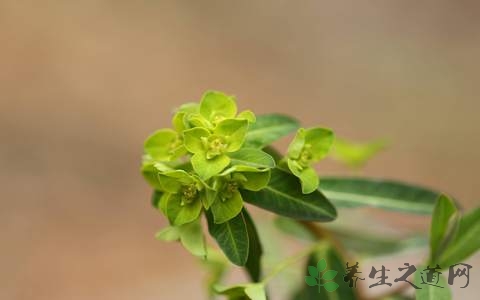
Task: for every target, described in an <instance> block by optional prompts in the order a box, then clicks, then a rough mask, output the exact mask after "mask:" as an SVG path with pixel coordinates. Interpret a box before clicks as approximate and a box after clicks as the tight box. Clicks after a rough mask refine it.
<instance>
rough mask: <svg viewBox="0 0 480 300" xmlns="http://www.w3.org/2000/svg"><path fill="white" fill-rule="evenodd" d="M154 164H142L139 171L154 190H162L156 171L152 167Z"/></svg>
mask: <svg viewBox="0 0 480 300" xmlns="http://www.w3.org/2000/svg"><path fill="white" fill-rule="evenodd" d="M154 164H155V163H154V162H144V163H143V164H142V167H141V169H140V171H141V172H142V175H143V178H145V180H146V181H147V182H148V184H150V186H151V187H153V188H154V189H155V190H162V189H163V187H162V186H161V185H160V182H159V181H158V177H157V173H158V171H157V169H156V168H155V167H154Z"/></svg>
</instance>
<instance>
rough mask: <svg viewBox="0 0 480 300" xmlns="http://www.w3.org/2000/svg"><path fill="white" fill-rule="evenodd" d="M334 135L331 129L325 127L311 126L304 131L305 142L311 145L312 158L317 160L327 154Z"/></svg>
mask: <svg viewBox="0 0 480 300" xmlns="http://www.w3.org/2000/svg"><path fill="white" fill-rule="evenodd" d="M334 139H335V137H334V134H333V131H331V130H330V129H326V128H311V129H308V130H306V131H305V143H308V144H310V145H312V148H311V151H312V155H313V160H315V161H319V160H321V159H323V158H324V157H325V156H327V154H328V152H329V151H330V148H331V147H332V145H333V141H334Z"/></svg>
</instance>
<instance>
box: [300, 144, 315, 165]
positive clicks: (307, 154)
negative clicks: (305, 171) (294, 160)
mask: <svg viewBox="0 0 480 300" xmlns="http://www.w3.org/2000/svg"><path fill="white" fill-rule="evenodd" d="M311 149H312V145H310V144H305V146H303V149H302V152H301V153H300V156H299V157H298V163H299V164H300V166H302V167H303V168H306V167H308V166H309V165H310V162H311V161H312V159H313V155H312V150H311Z"/></svg>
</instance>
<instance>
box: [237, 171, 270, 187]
mask: <svg viewBox="0 0 480 300" xmlns="http://www.w3.org/2000/svg"><path fill="white" fill-rule="evenodd" d="M241 174H242V175H243V176H245V177H246V178H247V181H246V182H242V188H244V189H246V190H250V191H259V190H261V189H263V188H264V187H266V186H267V185H268V182H269V181H270V174H271V173H270V170H266V171H262V172H258V171H257V172H243V173H241Z"/></svg>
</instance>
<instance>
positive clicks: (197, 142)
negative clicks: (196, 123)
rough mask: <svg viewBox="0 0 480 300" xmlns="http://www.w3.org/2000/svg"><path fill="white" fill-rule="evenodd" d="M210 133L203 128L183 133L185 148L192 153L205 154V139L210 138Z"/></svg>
mask: <svg viewBox="0 0 480 300" xmlns="http://www.w3.org/2000/svg"><path fill="white" fill-rule="evenodd" d="M209 136H210V132H208V130H207V129H205V128H201V127H195V128H192V129H188V130H185V131H184V132H183V140H184V143H185V148H187V150H188V151H190V152H192V153H205V151H206V150H205V145H204V142H203V139H205V138H208V137H209Z"/></svg>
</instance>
